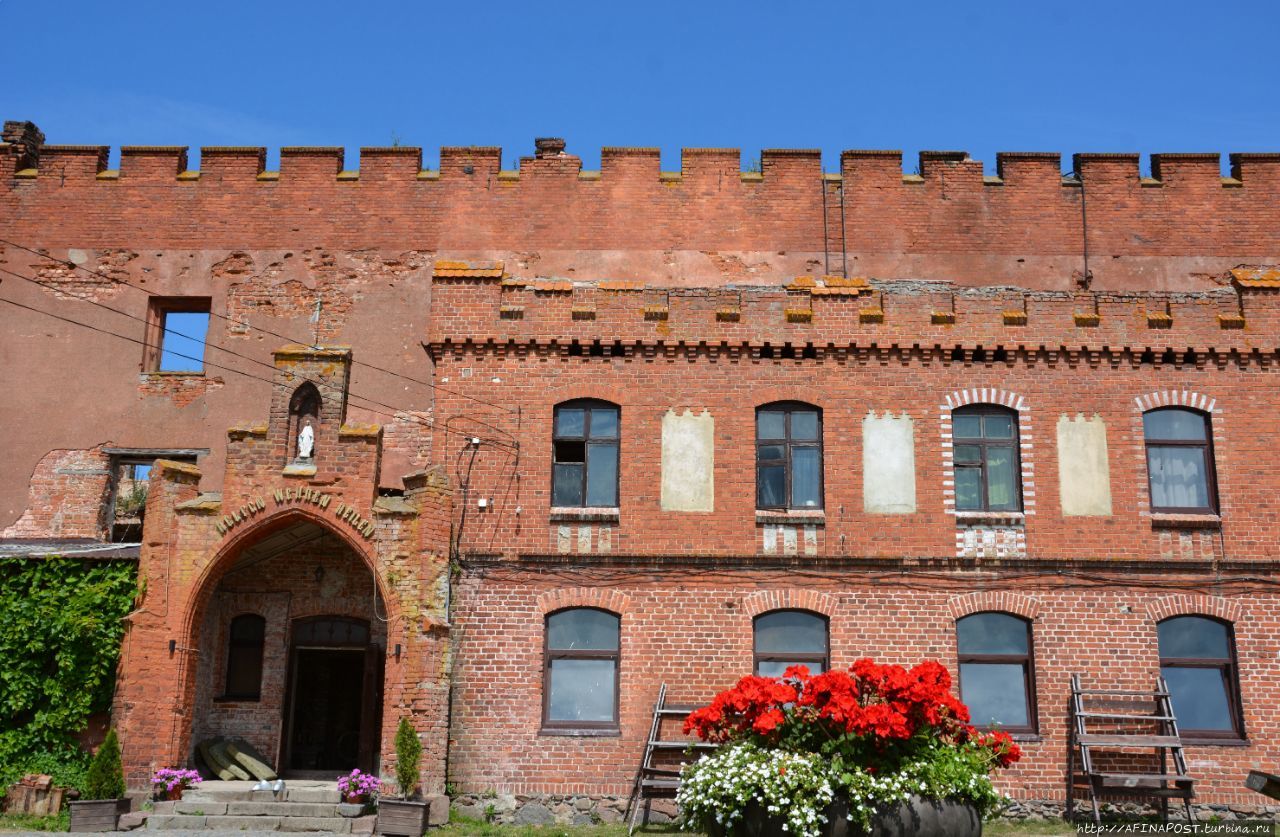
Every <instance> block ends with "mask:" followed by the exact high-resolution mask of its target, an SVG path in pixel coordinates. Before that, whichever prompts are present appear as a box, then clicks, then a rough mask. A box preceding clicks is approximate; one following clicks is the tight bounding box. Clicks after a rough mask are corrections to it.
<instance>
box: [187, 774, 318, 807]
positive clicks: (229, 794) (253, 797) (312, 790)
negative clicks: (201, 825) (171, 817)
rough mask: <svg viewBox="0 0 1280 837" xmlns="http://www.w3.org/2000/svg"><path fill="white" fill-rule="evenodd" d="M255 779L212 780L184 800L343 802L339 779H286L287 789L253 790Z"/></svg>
mask: <svg viewBox="0 0 1280 837" xmlns="http://www.w3.org/2000/svg"><path fill="white" fill-rule="evenodd" d="M254 784H256V783H254V782H238V781H231V782H223V781H208V782H203V783H201V784H200V785H197V786H196V787H194V788H191V789H190V790H188V791H186V792H184V793H183V794H182V800H183V801H184V802H188V801H189V802H224V803H230V802H313V803H315V802H319V803H327V804H330V805H333V804H337V803H338V802H341V801H342V799H341V797H340V796H339V795H338V783H337V782H320V781H315V780H305V779H304V780H294V781H293V782H290V781H289V780H285V789H284V792H283V793H280V794H277V793H273V792H271V791H255V790H253V786H254Z"/></svg>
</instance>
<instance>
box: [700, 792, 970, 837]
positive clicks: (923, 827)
mask: <svg viewBox="0 0 1280 837" xmlns="http://www.w3.org/2000/svg"><path fill="white" fill-rule="evenodd" d="M822 813H823V814H825V815H826V817H827V822H826V824H825V825H824V826H823V827H822V835H823V837H981V835H982V817H981V816H979V814H978V810H977V809H976V808H974V807H973V806H972V805H970V804H969V803H967V802H961V801H959V800H954V799H921V798H920V797H918V796H913V797H911V799H910V800H908V801H906V802H903V803H900V804H898V805H881V806H879V807H878V808H877V810H876V812H875V814H873V815H872V817H871V828H870V829H863V828H862V827H861V826H859V825H856V824H854V823H851V822H849V803H848V802H847V801H845V800H842V799H840V800H836V801H835V802H832V803H831V804H830V805H828V806H827V807H826V809H825V810H824V811H823V812H822ZM782 825H783V819H782V818H781V817H779V816H777V815H774V814H770V813H768V812H766V811H765V810H764V808H763V807H761V806H760V805H759V804H757V803H754V802H753V803H750V804H749V805H748V806H747V810H746V814H745V816H744V817H743V821H742V822H741V823H738V824H737V825H735V826H734V827H733V829H731V830H729V831H723V830H718V829H708V830H709V831H710V832H711V834H712V837H794V835H793V834H791V833H790V832H787V831H783V830H782Z"/></svg>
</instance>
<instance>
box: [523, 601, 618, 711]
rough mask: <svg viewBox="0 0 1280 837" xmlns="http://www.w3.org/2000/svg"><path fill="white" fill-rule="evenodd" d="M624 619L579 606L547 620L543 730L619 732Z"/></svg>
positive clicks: (543, 679)
mask: <svg viewBox="0 0 1280 837" xmlns="http://www.w3.org/2000/svg"><path fill="white" fill-rule="evenodd" d="M621 624H622V617H620V616H619V615H618V614H616V613H610V612H609V611H607V610H599V609H596V608H592V607H578V608H571V609H569V610H561V611H557V612H555V613H552V614H549V615H548V616H547V621H546V627H545V634H544V636H545V640H544V643H543V668H542V672H543V674H542V726H543V727H544V728H547V729H617V727H618V673H619V669H620V668H621V665H620V664H621V647H620V646H621V642H620V634H621Z"/></svg>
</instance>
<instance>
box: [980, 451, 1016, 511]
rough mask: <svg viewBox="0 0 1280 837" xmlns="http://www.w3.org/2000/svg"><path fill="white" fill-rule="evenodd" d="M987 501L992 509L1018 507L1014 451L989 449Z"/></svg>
mask: <svg viewBox="0 0 1280 837" xmlns="http://www.w3.org/2000/svg"><path fill="white" fill-rule="evenodd" d="M987 501H988V507H989V508H992V509H1012V508H1017V506H1018V483H1017V476H1016V475H1015V474H1014V472H1013V449H1012V448H1003V447H989V448H987Z"/></svg>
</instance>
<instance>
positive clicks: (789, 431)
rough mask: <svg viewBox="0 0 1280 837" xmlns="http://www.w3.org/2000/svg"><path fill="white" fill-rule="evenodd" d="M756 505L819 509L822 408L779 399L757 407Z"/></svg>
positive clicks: (820, 499)
mask: <svg viewBox="0 0 1280 837" xmlns="http://www.w3.org/2000/svg"><path fill="white" fill-rule="evenodd" d="M756 508H758V509H787V508H790V509H820V508H822V411H821V410H819V409H818V408H817V407H813V406H811V405H809V404H800V403H797V402H789V401H787V402H779V403H776V404H766V405H765V406H763V407H759V408H757V409H756Z"/></svg>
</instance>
